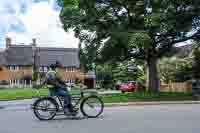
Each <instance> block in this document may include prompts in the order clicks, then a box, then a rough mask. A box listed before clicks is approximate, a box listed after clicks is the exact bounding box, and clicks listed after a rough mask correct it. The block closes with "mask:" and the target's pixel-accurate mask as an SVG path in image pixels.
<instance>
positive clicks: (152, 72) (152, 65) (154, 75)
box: [147, 57, 160, 92]
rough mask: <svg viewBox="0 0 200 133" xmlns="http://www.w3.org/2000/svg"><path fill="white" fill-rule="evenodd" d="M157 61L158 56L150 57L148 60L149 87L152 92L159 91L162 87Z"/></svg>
mask: <svg viewBox="0 0 200 133" xmlns="http://www.w3.org/2000/svg"><path fill="white" fill-rule="evenodd" d="M157 61H158V58H157V57H150V58H149V59H148V60H147V87H148V89H149V90H150V91H152V92H159V88H160V84H159V79H158V71H157Z"/></svg>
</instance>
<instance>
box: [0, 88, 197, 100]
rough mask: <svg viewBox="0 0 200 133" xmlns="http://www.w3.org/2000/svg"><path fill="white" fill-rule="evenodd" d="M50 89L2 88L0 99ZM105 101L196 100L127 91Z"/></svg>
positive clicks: (187, 95) (186, 96)
mask: <svg viewBox="0 0 200 133" xmlns="http://www.w3.org/2000/svg"><path fill="white" fill-rule="evenodd" d="M71 94H79V91H75V90H72V91H71ZM47 95H48V89H39V90H35V89H31V88H23V89H22V88H19V89H1V90H0V100H1V101H2V100H16V99H29V98H33V97H37V96H47ZM102 99H103V101H104V102H105V103H116V102H135V101H183V100H196V99H195V98H194V97H193V96H192V94H191V93H167V92H161V93H158V94H154V93H147V92H146V93H144V92H140V93H139V92H138V93H125V94H121V93H120V94H108V95H102Z"/></svg>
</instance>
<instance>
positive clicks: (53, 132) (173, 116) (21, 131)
mask: <svg viewBox="0 0 200 133" xmlns="http://www.w3.org/2000/svg"><path fill="white" fill-rule="evenodd" d="M0 122H1V124H0V133H199V132H200V104H195V105H192V104H191V105H155V106H132V107H112V108H111V107H109V108H106V109H105V112H104V114H103V115H102V116H101V117H100V118H98V119H70V118H66V117H65V116H59V117H56V118H55V119H54V120H51V121H39V120H37V119H36V118H35V117H34V115H33V113H32V111H31V110H29V109H26V110H23V109H22V110H18V109H16V110H15V109H6V108H5V109H0Z"/></svg>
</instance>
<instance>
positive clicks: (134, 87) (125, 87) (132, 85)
mask: <svg viewBox="0 0 200 133" xmlns="http://www.w3.org/2000/svg"><path fill="white" fill-rule="evenodd" d="M141 89H144V86H143V85H142V84H141V83H139V82H137V81H127V82H124V83H122V84H121V85H120V87H119V90H121V91H122V93H124V92H136V91H139V90H141Z"/></svg>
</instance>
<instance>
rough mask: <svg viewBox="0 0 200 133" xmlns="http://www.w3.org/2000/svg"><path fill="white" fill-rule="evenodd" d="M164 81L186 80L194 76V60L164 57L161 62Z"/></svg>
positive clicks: (160, 66) (161, 75)
mask: <svg viewBox="0 0 200 133" xmlns="http://www.w3.org/2000/svg"><path fill="white" fill-rule="evenodd" d="M159 73H160V78H161V81H162V82H165V83H169V82H184V81H187V80H190V79H191V78H192V60H191V58H190V57H187V58H178V57H172V58H163V59H161V61H160V63H159Z"/></svg>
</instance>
